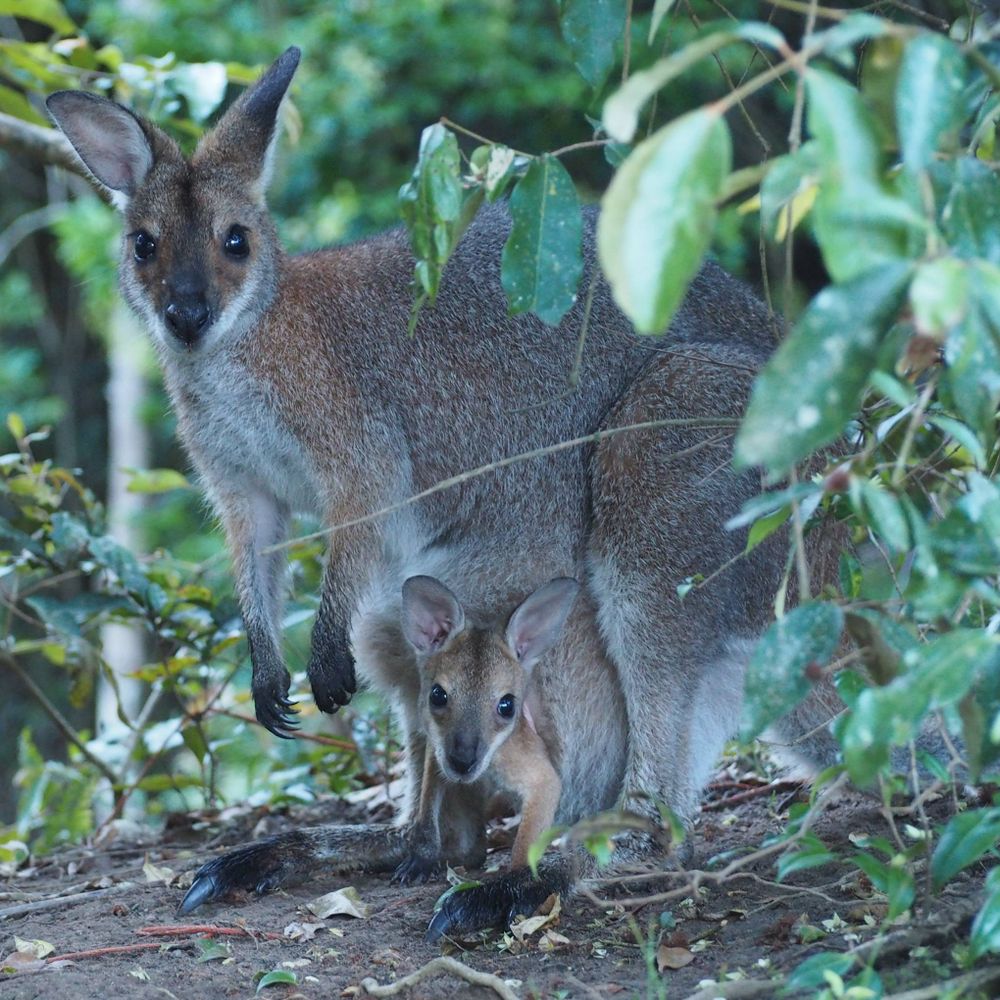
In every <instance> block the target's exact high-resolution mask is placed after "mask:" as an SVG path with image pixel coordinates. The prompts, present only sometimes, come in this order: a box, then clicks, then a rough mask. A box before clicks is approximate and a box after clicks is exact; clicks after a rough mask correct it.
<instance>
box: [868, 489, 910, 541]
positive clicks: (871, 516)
mask: <svg viewBox="0 0 1000 1000" xmlns="http://www.w3.org/2000/svg"><path fill="white" fill-rule="evenodd" d="M861 496H862V498H863V499H864V504H865V510H866V511H867V514H868V523H869V524H870V525H871V527H872V530H873V531H874V532H875V534H876V535H878V537H879V538H880V539H881V540H882V541H883V542H884V543H885V544H886V545H888V546H889V548H890V549H891V550H893V551H895V552H903V551H904V550H906V549H908V548H909V547H910V531H909V527H908V525H907V521H906V514H905V513H904V512H903V508H902V507H901V506H900V504H899V501H898V500H897V499H896V497H895V496H893V494H892V493H890V492H889V491H888V490H887V489H885V488H884V487H883V486H882V485H881V484H880V483H875V482H872V481H870V480H865V482H863V483H862V484H861Z"/></svg>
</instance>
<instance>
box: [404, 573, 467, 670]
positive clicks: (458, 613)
mask: <svg viewBox="0 0 1000 1000" xmlns="http://www.w3.org/2000/svg"><path fill="white" fill-rule="evenodd" d="M464 625H465V612H464V611H463V610H462V605H461V604H459V603H458V598H457V597H455V595H454V594H453V593H452V592H451V591H450V590H449V589H448V588H447V587H446V586H445V585H444V584H443V583H441V582H440V581H439V580H435V579H434V577H432V576H411V577H410V578H409V580H407V581H406V582H405V583H404V584H403V635H405V636H406V640H407V642H409V643H410V645H411V646H413V648H414V649H416V650H418V651H419V652H421V653H433V652H435V651H436V650H439V649H441V648H442V647H444V646H445V645H446V644H447V642H448V640H449V639H450V638H451V637H452V636H453V635H454V634H455V633H456V632H461V631H462V627H463V626H464Z"/></svg>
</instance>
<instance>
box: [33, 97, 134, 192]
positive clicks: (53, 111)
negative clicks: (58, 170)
mask: <svg viewBox="0 0 1000 1000" xmlns="http://www.w3.org/2000/svg"><path fill="white" fill-rule="evenodd" d="M45 104H46V106H47V107H48V109H49V114H50V115H51V116H52V120H53V121H54V122H55V123H56V125H57V126H58V127H59V128H60V129H61V130H62V132H63V134H64V135H65V136H66V138H67V139H69V141H70V144H71V145H72V146H73V148H74V149H75V150H76V152H77V155H78V156H79V157H80V159H81V160H83V163H84V166H86V168H87V170H88V171H89V172H90V173H91V174H92V175H93V177H94V178H95V179H96V180H97V181H98V183H100V184H101V185H103V186H104V187H106V188H108V189H109V190H110V191H111V192H112V198H113V200H114V203H115V205H116V206H117V207H118V208H120V209H123V210H124V208H125V205H126V204H127V203H128V199H129V198H131V197H132V195H134V194H135V192H136V191H137V190H138V189H139V186H140V185H141V184H142V182H143V180H145V178H146V174H148V173H149V170H150V168H151V167H152V166H153V158H154V157H153V147H152V145H151V143H150V140H149V136H148V135H147V131H146V127H145V126H144V125H143V123H142V122H141V121H140V120H139V119H138V118H137V117H136V116H135V115H134V114H132V112H131V111H129V110H128V108H123V107H122V106H121V105H120V104H115V102H114V101H109V100H108V99H107V98H105V97H98V96H97V95H96V94H87V93H84V92H83V91H82V90H60V91H57V92H56V93H54V94H52V95H51V96H50V97H49V98H48V99H47V100H46V102H45Z"/></svg>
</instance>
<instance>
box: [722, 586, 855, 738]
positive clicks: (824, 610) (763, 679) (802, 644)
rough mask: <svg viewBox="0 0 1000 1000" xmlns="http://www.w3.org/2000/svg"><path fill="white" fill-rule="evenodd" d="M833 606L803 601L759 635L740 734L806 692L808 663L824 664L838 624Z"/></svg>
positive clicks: (753, 731) (754, 731)
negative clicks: (762, 634) (760, 636)
mask: <svg viewBox="0 0 1000 1000" xmlns="http://www.w3.org/2000/svg"><path fill="white" fill-rule="evenodd" d="M843 624H844V616H843V612H842V611H841V610H840V608H839V607H838V606H837V605H836V604H803V605H801V606H799V607H797V608H795V609H794V610H792V611H790V612H789V613H788V614H787V615H785V617H784V618H779V619H778V620H777V621H776V622H774V624H773V625H771V627H770V628H769V629H768V630H767V631H766V632H765V633H764V636H763V638H762V639H761V640H760V642H759V643H758V644H757V648H756V649H755V650H754V654H753V657H752V658H751V660H750V665H749V666H748V667H747V676H746V686H745V690H744V696H743V718H742V721H741V724H740V738H741V739H744V740H749V739H753V738H754V737H755V736H758V735H759V734H760V733H761V732H763V730H764V729H766V728H767V727H768V726H769V725H770V724H771V723H772V722H774V721H775V720H777V719H779V718H781V716H782V715H784V714H785V713H787V712H789V711H791V710H792V709H793V708H794V707H795V706H796V705H797V704H798V703H799V702H800V701H802V699H803V698H804V697H805V696H806V695H807V694H808V693H809V690H810V688H811V687H812V684H813V681H812V680H810V678H809V677H808V676H807V668H808V667H809V666H810V665H816V666H818V667H823V666H825V665H826V664H827V663H828V662H829V660H830V658H831V657H832V656H833V652H834V650H835V649H836V648H837V643H838V642H839V641H840V632H841V629H842V628H843Z"/></svg>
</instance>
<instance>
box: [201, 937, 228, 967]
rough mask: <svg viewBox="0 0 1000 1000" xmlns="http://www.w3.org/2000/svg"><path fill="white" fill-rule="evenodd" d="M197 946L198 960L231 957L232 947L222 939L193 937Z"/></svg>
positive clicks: (214, 960)
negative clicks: (213, 939)
mask: <svg viewBox="0 0 1000 1000" xmlns="http://www.w3.org/2000/svg"><path fill="white" fill-rule="evenodd" d="M194 941H195V944H196V945H197V946H198V958H197V959H196V961H198V962H220V961H224V960H225V959H227V958H231V957H232V954H233V953H232V949H231V948H230V947H229V945H228V944H227V943H226V942H224V941H212V940H210V939H209V938H195V939H194Z"/></svg>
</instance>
